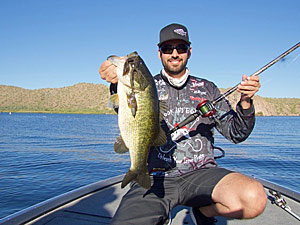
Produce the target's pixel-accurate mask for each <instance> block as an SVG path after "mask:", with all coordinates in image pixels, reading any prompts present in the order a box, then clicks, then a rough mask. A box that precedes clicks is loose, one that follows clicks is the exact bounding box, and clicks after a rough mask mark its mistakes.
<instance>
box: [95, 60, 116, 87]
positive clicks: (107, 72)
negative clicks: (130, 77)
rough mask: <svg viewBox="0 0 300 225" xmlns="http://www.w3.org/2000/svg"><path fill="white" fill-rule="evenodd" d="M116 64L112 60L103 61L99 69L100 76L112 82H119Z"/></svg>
mask: <svg viewBox="0 0 300 225" xmlns="http://www.w3.org/2000/svg"><path fill="white" fill-rule="evenodd" d="M116 68H117V67H116V66H115V65H114V64H112V63H111V62H110V61H108V60H106V61H104V62H103V63H102V65H101V66H100V69H99V73H100V76H101V78H102V79H103V80H106V81H107V82H111V83H117V82H118V76H117V72H116Z"/></svg>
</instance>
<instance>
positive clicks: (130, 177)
mask: <svg viewBox="0 0 300 225" xmlns="http://www.w3.org/2000/svg"><path fill="white" fill-rule="evenodd" d="M137 175H138V174H137V173H136V172H133V171H131V170H128V172H127V173H126V174H125V177H124V178H123V180H122V184H121V188H124V187H125V186H126V185H127V184H129V182H130V181H133V180H135V179H136V177H137Z"/></svg>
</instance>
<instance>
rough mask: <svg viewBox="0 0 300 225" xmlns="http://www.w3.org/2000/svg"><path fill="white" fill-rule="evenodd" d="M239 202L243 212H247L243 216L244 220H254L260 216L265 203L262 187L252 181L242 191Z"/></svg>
mask: <svg viewBox="0 0 300 225" xmlns="http://www.w3.org/2000/svg"><path fill="white" fill-rule="evenodd" d="M241 202H242V205H243V208H244V209H243V210H244V211H245V212H247V213H245V214H244V218H254V217H256V216H258V215H260V214H261V213H262V212H263V211H264V209H265V207H266V203H267V195H266V193H265V190H264V187H263V186H262V185H261V184H260V183H259V182H257V181H255V180H253V181H252V182H251V183H249V184H248V185H247V186H246V188H245V189H244V192H243V197H242V198H241Z"/></svg>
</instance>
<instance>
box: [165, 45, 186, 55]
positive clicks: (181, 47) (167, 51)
mask: <svg viewBox="0 0 300 225" xmlns="http://www.w3.org/2000/svg"><path fill="white" fill-rule="evenodd" d="M189 48H190V46H189V45H185V44H178V45H163V46H161V47H160V51H161V52H162V53H163V54H172V53H173V50H174V49H176V50H177V52H178V54H182V53H187V52H188V50H189Z"/></svg>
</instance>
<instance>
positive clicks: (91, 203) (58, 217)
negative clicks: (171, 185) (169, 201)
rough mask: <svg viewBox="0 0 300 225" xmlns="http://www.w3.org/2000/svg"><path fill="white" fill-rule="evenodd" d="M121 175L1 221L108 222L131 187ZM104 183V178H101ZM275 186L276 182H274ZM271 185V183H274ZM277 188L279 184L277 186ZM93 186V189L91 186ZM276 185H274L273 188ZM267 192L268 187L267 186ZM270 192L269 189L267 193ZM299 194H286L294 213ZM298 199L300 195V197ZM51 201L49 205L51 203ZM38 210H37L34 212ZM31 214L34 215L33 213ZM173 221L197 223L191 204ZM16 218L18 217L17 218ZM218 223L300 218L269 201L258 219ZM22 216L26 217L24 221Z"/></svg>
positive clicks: (299, 207) (299, 208)
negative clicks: (191, 216) (190, 208)
mask: <svg viewBox="0 0 300 225" xmlns="http://www.w3.org/2000/svg"><path fill="white" fill-rule="evenodd" d="M121 180H122V176H118V177H116V178H113V180H112V179H109V180H107V181H108V182H104V184H103V183H102V184H101V185H100V186H99V187H97V188H95V185H96V186H97V185H99V184H94V187H89V188H85V189H84V188H83V189H81V190H77V191H75V192H74V191H73V192H70V193H67V194H66V195H63V196H58V197H57V198H55V199H51V200H49V201H46V202H44V203H41V204H39V205H36V206H33V207H31V208H30V209H28V210H25V211H23V212H20V213H19V215H18V214H17V215H13V216H12V217H11V218H6V219H7V220H6V221H5V220H4V221H2V222H1V220H0V224H20V223H21V224H27V225H29V224H34V225H83V224H84V225H99V224H109V223H110V221H111V218H112V216H113V215H114V213H115V210H116V209H117V207H118V204H119V202H120V200H121V198H122V196H123V194H124V193H125V192H126V191H127V190H128V188H124V189H121V188H120V186H121V185H120V183H119V182H120V181H121ZM100 183H101V182H100ZM275 186H276V185H275ZM271 188H272V187H271ZM276 188H277V186H276ZM89 189H90V190H92V189H96V190H93V191H92V192H91V191H90V190H89ZM272 189H273V188H272ZM79 192H82V193H83V194H84V193H85V192H87V193H86V194H84V195H83V196H81V197H79V198H77V199H75V200H71V201H69V202H68V203H64V204H63V205H61V206H59V207H54V208H53V206H55V205H59V204H60V203H59V202H60V201H62V198H64V200H63V201H66V199H67V198H68V197H67V196H68V195H69V198H70V199H72V198H73V197H74V196H72V195H74V194H76V193H77V194H78V193H79ZM266 192H267V193H268V190H267V189H266ZM268 194H269V193H268ZM295 196H296V198H299V194H298V193H295V192H292V193H291V198H290V197H286V196H284V198H285V200H286V202H287V205H288V206H289V207H290V208H291V209H292V210H293V212H294V213H296V214H297V215H300V204H299V201H295V200H293V198H294V197H295ZM297 200H298V199H297ZM49 205H50V206H49ZM47 207H50V208H51V207H52V208H53V209H52V210H49V211H48V210H47ZM41 210H42V211H48V212H47V213H44V214H42V215H39V216H37V217H36V218H35V219H33V220H32V221H30V222H28V221H27V222H25V221H26V217H32V216H33V215H34V214H36V213H37V212H38V211H41ZM35 211H37V212H35ZM30 214H32V215H30ZM171 217H172V223H171V224H172V225H179V224H180V225H182V224H194V223H193V222H192V220H191V218H190V213H189V208H187V207H183V206H177V207H176V208H174V209H173V210H172V212H171ZM14 219H15V220H14ZM217 219H218V223H217V224H222V225H225V224H228V225H238V224H246V225H250V224H253V225H254V224H255V225H259V224H272V225H275V224H285V225H288V224H291V225H292V224H293V225H294V224H300V221H299V220H297V219H296V218H295V217H293V216H292V215H290V214H289V213H287V212H286V211H285V210H283V209H281V208H279V207H278V206H276V205H274V204H272V203H271V201H270V200H269V201H268V204H267V207H266V209H265V211H264V213H263V214H262V215H260V216H258V217H257V218H255V219H251V220H233V219H228V218H224V217H217ZM22 220H24V221H23V222H24V223H23V222H22Z"/></svg>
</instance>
